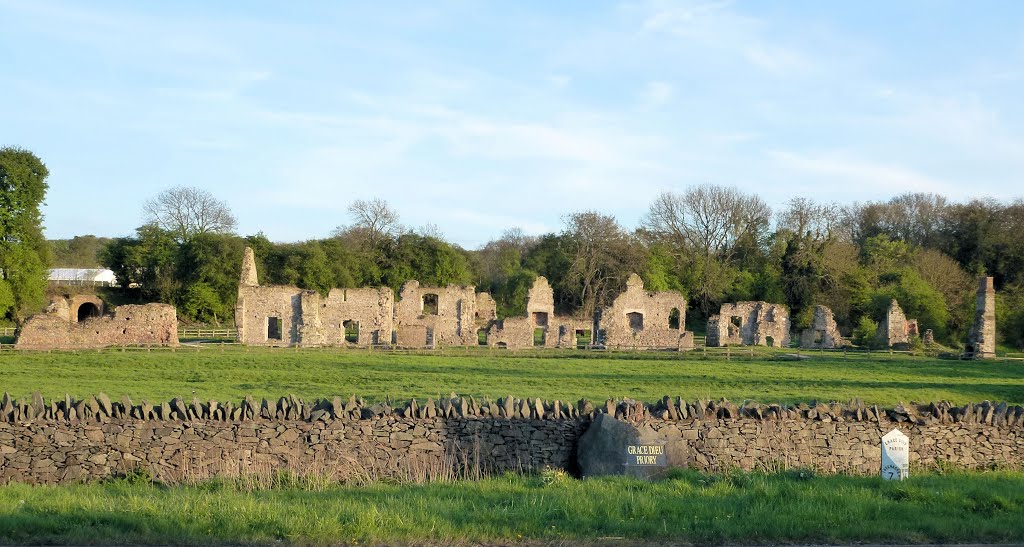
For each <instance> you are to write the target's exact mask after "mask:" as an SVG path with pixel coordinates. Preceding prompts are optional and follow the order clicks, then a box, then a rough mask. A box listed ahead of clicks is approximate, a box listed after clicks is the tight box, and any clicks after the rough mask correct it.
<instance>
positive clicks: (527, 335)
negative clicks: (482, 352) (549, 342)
mask: <svg viewBox="0 0 1024 547" xmlns="http://www.w3.org/2000/svg"><path fill="white" fill-rule="evenodd" d="M533 329H534V326H533V320H532V319H531V318H529V317H508V318H506V319H499V320H498V321H497V322H495V323H494V324H493V325H491V328H490V329H488V330H487V345H488V346H490V347H493V348H509V349H521V348H529V347H533Z"/></svg>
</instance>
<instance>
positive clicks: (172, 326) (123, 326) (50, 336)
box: [15, 304, 178, 350]
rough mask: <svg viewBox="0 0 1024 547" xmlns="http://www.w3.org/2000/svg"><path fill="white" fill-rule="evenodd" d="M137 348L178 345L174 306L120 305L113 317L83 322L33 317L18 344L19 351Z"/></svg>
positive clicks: (58, 315)
mask: <svg viewBox="0 0 1024 547" xmlns="http://www.w3.org/2000/svg"><path fill="white" fill-rule="evenodd" d="M71 313H74V311H73V310H72V312H71ZM133 345H159V346H176V345H178V316H177V313H176V312H175V310H174V306H170V305H168V304H145V305H125V306H118V307H117V308H116V309H115V310H114V315H113V316H110V315H105V316H102V317H94V318H90V319H86V320H84V321H81V322H78V321H69V320H68V318H67V317H66V316H64V315H63V314H61V313H44V314H39V315H33V316H32V317H29V318H28V320H26V321H25V323H24V324H23V325H22V326H21V330H20V331H19V333H18V339H17V341H16V342H15V347H16V348H18V349H67V350H72V349H93V348H103V347H108V346H133Z"/></svg>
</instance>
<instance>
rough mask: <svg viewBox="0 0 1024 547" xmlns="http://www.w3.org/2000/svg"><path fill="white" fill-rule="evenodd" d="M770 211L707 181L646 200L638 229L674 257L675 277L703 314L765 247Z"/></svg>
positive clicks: (747, 196) (759, 202)
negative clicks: (646, 210) (738, 273)
mask: <svg viewBox="0 0 1024 547" xmlns="http://www.w3.org/2000/svg"><path fill="white" fill-rule="evenodd" d="M771 218H772V210H771V208H770V207H768V205H767V204H766V203H765V202H764V201H763V200H762V199H761V198H759V197H757V196H755V195H750V194H744V193H742V192H740V191H739V190H737V189H735V188H727V187H723V186H714V185H710V184H706V185H700V186H695V187H692V188H689V189H687V190H686V192H685V193H683V194H677V193H674V192H664V193H662V194H661V195H659V196H658V197H657V198H656V199H655V200H654V202H653V203H652V204H651V207H650V210H649V211H648V213H647V216H646V217H645V218H644V221H643V226H642V232H643V234H644V235H645V236H646V239H648V240H650V243H652V244H653V243H660V244H663V245H665V248H666V249H669V250H670V252H671V253H672V255H673V256H674V257H675V258H676V261H677V264H676V272H675V273H676V275H678V276H680V277H681V278H683V279H685V280H686V285H687V287H689V289H690V290H689V291H688V292H689V293H690V294H691V295H693V297H694V298H695V299H696V300H697V302H698V303H699V305H700V308H701V310H702V311H703V312H704V313H705V314H707V313H709V312H710V311H711V310H712V308H713V307H714V306H715V305H716V304H718V303H719V302H720V301H721V298H722V297H723V296H724V295H725V293H726V291H728V290H729V289H730V288H731V287H732V286H733V281H734V278H735V277H736V272H737V268H738V267H740V266H746V267H750V266H751V265H753V264H755V263H756V262H758V259H760V258H762V257H763V254H764V249H765V248H766V247H767V243H768V237H769V227H770V222H771Z"/></svg>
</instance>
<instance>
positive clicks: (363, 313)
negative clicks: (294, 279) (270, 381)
mask: <svg viewBox="0 0 1024 547" xmlns="http://www.w3.org/2000/svg"><path fill="white" fill-rule="evenodd" d="M393 310H394V294H393V293H392V292H391V289H388V288H361V289H331V291H330V292H329V293H328V294H327V297H326V298H322V297H321V296H320V293H318V292H316V291H309V290H303V289H300V288H298V287H288V286H266V287H261V286H260V285H259V276H258V275H257V273H256V259H255V256H254V255H253V252H252V249H251V248H248V247H246V249H245V254H244V256H243V258H242V273H241V277H240V279H239V283H238V301H237V303H236V304H235V325H236V327H237V328H238V341H239V342H241V343H243V344H249V345H267V346H275V345H283V346H292V345H300V346H305V347H316V346H324V345H330V346H343V345H357V346H367V345H371V344H391V343H392V333H393V332H394V314H393ZM275 320H276V321H280V329H279V330H277V332H276V333H274V334H279V337H272V336H271V334H272V333H271V330H272V329H271V326H270V323H271V321H275ZM346 322H351V325H350V326H351V327H352V329H351V330H352V331H353V332H354V333H355V340H353V341H349V340H346Z"/></svg>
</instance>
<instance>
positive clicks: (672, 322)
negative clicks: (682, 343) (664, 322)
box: [668, 308, 679, 330]
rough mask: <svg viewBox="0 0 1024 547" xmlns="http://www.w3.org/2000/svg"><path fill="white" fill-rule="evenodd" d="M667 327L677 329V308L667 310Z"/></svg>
mask: <svg viewBox="0 0 1024 547" xmlns="http://www.w3.org/2000/svg"><path fill="white" fill-rule="evenodd" d="M668 328H670V329H672V330H679V308H672V311H670V312H668Z"/></svg>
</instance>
